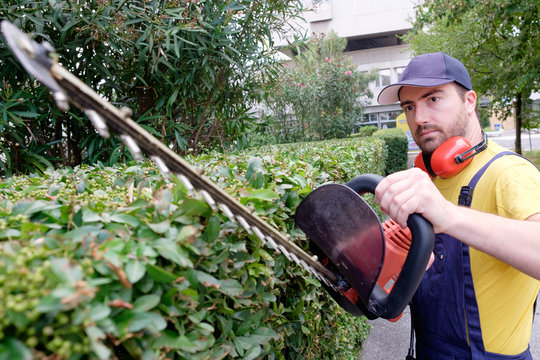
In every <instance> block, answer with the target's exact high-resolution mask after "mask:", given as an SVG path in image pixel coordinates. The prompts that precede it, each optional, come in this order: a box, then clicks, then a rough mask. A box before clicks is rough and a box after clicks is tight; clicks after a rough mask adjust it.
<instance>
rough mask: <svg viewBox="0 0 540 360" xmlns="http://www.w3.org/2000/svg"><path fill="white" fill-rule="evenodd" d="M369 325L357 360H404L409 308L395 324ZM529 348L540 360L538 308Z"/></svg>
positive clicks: (408, 332)
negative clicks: (369, 329)
mask: <svg viewBox="0 0 540 360" xmlns="http://www.w3.org/2000/svg"><path fill="white" fill-rule="evenodd" d="M371 325H372V328H371V331H370V333H369V336H368V338H367V340H366V341H365V342H364V348H363V350H362V352H361V354H360V359H359V360H393V359H402V360H405V357H406V356H407V353H408V351H409V340H410V334H411V317H410V312H409V308H407V309H406V310H405V312H404V314H403V317H402V318H401V319H400V320H399V321H397V322H395V323H391V322H389V321H387V320H383V319H377V320H374V321H371ZM530 347H531V353H532V357H533V359H540V306H538V307H537V308H536V316H535V322H534V324H533V331H532V337H531V342H530Z"/></svg>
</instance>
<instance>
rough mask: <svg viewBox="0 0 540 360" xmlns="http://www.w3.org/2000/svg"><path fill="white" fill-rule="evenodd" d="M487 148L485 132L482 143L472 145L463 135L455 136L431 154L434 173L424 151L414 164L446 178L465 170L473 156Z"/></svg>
mask: <svg viewBox="0 0 540 360" xmlns="http://www.w3.org/2000/svg"><path fill="white" fill-rule="evenodd" d="M486 148H487V136H486V134H483V139H482V141H481V142H480V143H478V144H477V145H475V146H472V145H471V143H470V142H469V141H468V140H467V139H465V138H463V137H461V136H454V137H452V138H450V139H448V140H446V141H445V142H443V143H442V144H441V145H439V147H438V148H437V149H435V151H434V152H433V154H432V155H431V160H430V163H429V165H431V169H432V170H433V173H430V171H429V170H428V168H427V166H426V164H425V163H424V158H423V156H422V153H420V154H418V155H417V156H416V159H415V160H414V166H415V167H417V168H419V169H422V170H424V171H425V172H427V173H428V174H430V175H432V176H434V174H435V175H437V176H440V177H442V178H444V179H446V178H449V177H452V176H454V175H456V174H457V173H459V172H460V171H461V170H463V169H464V168H465V167H466V166H467V165H469V163H470V162H471V161H472V157H473V156H474V155H476V154H478V153H480V152H481V151H483V150H485V149H486Z"/></svg>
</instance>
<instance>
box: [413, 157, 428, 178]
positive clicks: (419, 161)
mask: <svg viewBox="0 0 540 360" xmlns="http://www.w3.org/2000/svg"><path fill="white" fill-rule="evenodd" d="M414 167H415V168H419V169H420V170H423V171H425V172H427V173H428V174H429V171H428V169H427V167H426V164H425V163H424V158H423V157H422V153H419V154H418V155H416V158H414Z"/></svg>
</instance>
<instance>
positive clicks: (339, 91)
mask: <svg viewBox="0 0 540 360" xmlns="http://www.w3.org/2000/svg"><path fill="white" fill-rule="evenodd" d="M346 44H347V41H346V39H344V38H340V37H338V36H337V34H336V33H335V32H330V33H329V34H328V35H326V36H322V37H314V38H312V39H311V40H310V41H309V42H308V43H307V45H306V46H305V47H295V48H292V51H294V52H295V53H296V55H295V56H293V61H292V64H290V66H289V67H287V68H286V69H285V71H284V72H283V74H282V76H281V80H280V81H279V82H277V83H276V86H275V87H274V88H273V91H272V92H271V96H270V99H269V101H268V103H267V107H268V108H269V109H270V110H271V112H272V120H273V122H274V123H275V125H276V127H277V129H278V133H277V136H278V137H281V140H282V141H294V140H306V139H329V138H342V137H345V136H348V135H350V134H351V132H352V128H353V124H354V122H355V121H357V120H358V119H359V118H360V117H361V114H362V111H363V103H362V101H361V100H359V99H362V98H366V97H370V96H371V93H370V91H369V89H368V84H369V82H370V81H372V80H373V79H374V75H373V74H371V75H369V74H365V73H361V72H359V71H356V65H355V64H353V63H352V62H351V60H350V59H349V58H347V57H345V56H343V50H344V49H345V46H346Z"/></svg>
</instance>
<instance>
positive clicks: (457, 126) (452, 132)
mask: <svg viewBox="0 0 540 360" xmlns="http://www.w3.org/2000/svg"><path fill="white" fill-rule="evenodd" d="M461 110H462V111H460V112H459V114H458V116H457V119H455V121H453V122H452V124H451V127H450V128H449V129H448V131H442V129H441V128H440V127H439V126H437V125H434V124H427V125H420V126H419V127H418V129H416V136H417V137H418V138H420V134H421V133H422V132H423V131H425V130H437V131H438V132H439V134H441V135H442V137H441V138H440V139H437V143H435V144H431V145H430V146H429V147H426V146H425V145H423V144H418V146H419V147H420V150H422V153H423V154H424V155H425V156H428V157H431V155H432V154H433V152H434V151H435V150H436V149H437V148H438V147H439V146H440V145H441V144H442V143H443V142H445V141H446V140H448V139H450V138H451V137H454V136H463V137H464V136H465V135H466V134H467V129H468V125H469V118H468V116H467V111H466V110H465V106H462V109H461Z"/></svg>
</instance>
